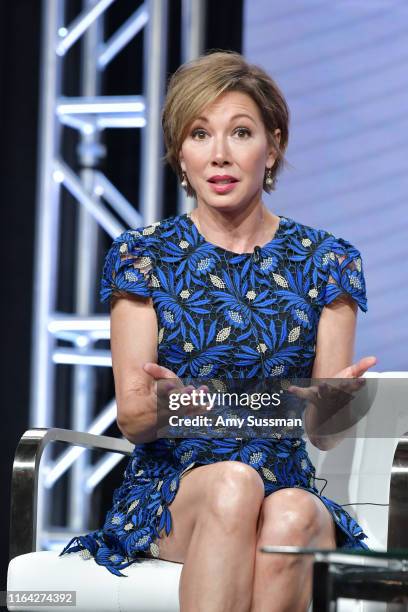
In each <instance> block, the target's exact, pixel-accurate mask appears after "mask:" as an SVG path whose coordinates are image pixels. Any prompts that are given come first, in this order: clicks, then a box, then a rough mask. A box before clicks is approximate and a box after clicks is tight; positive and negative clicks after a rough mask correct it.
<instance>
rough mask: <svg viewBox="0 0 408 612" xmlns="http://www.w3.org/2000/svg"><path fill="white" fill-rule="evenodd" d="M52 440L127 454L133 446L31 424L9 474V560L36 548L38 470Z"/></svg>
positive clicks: (115, 440)
mask: <svg viewBox="0 0 408 612" xmlns="http://www.w3.org/2000/svg"><path fill="white" fill-rule="evenodd" d="M54 441H59V442H66V443H67V444H71V445H74V446H83V447H85V448H89V449H100V450H107V451H111V452H114V453H122V454H123V455H130V454H131V453H132V450H133V448H134V446H133V444H131V443H130V442H128V440H125V439H119V438H112V437H110V436H97V435H94V434H89V433H84V432H79V431H70V430H69V429H58V428H51V429H47V428H35V429H29V430H28V431H26V432H25V433H24V434H23V436H22V437H21V439H20V441H19V443H18V446H17V449H16V453H15V456H14V463H13V473H12V477H11V508H10V549H9V550H10V560H11V559H13V558H14V557H17V556H18V555H23V554H25V553H29V552H34V551H35V549H36V539H37V494H38V473H39V468H40V461H41V456H42V453H43V451H44V448H45V447H46V446H47V444H48V443H49V442H54Z"/></svg>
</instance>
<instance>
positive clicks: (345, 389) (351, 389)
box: [288, 356, 377, 436]
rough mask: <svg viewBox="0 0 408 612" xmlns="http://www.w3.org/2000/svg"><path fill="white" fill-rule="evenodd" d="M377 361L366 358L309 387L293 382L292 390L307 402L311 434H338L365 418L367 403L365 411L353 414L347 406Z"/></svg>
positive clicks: (371, 357)
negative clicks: (364, 376)
mask: <svg viewBox="0 0 408 612" xmlns="http://www.w3.org/2000/svg"><path fill="white" fill-rule="evenodd" d="M376 363H377V359H376V357H374V356H370V357H363V358H362V359H360V360H359V361H358V362H356V363H354V364H352V365H350V366H347V367H346V368H343V369H342V370H340V371H339V372H338V373H337V374H335V375H334V376H332V377H330V379H329V382H327V379H323V380H322V381H321V382H319V380H320V379H316V380H317V382H316V381H315V380H314V381H313V383H314V384H312V385H311V386H309V387H298V386H296V385H291V386H290V387H289V388H288V391H289V392H290V393H293V394H294V395H296V397H298V398H299V399H303V400H306V402H307V411H306V413H307V414H306V413H305V420H306V421H307V430H308V433H309V434H310V436H313V435H325V436H330V435H335V434H338V433H339V432H340V431H344V430H346V429H348V428H349V427H351V426H352V425H355V423H356V422H358V421H359V420H360V419H361V418H363V416H364V415H365V414H366V413H367V409H366V407H365V406H364V409H363V410H359V411H357V412H356V411H352V413H351V411H350V410H348V408H349V407H350V402H351V401H352V400H353V399H354V397H355V395H354V394H355V393H357V392H358V391H359V390H360V389H361V388H362V387H364V385H365V384H366V380H365V379H364V378H360V377H361V376H363V374H364V373H365V372H366V371H367V370H368V369H369V368H371V367H372V366H374V365H375V364H376ZM334 379H337V380H336V381H335V380H334Z"/></svg>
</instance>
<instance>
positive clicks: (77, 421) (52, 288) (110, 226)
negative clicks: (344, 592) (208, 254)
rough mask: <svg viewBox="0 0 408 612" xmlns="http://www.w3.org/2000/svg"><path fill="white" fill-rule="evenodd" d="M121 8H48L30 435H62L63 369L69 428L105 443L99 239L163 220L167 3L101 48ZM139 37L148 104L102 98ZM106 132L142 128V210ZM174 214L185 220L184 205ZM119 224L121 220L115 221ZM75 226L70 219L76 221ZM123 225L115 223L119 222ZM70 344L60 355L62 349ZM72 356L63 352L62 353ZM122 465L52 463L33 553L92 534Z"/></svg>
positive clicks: (199, 39) (106, 3)
mask: <svg viewBox="0 0 408 612" xmlns="http://www.w3.org/2000/svg"><path fill="white" fill-rule="evenodd" d="M120 1H121V0H83V5H82V10H81V12H80V14H79V15H78V16H77V17H76V18H75V19H74V20H73V22H72V23H70V24H66V23H65V15H66V12H67V8H69V3H70V0H43V30H42V37H43V42H42V44H43V49H42V75H41V84H40V90H41V105H40V113H41V116H40V144H39V166H38V193H37V220H36V252H35V289H34V314H33V350H32V371H31V405H30V427H53V426H55V424H56V419H57V414H58V403H59V390H58V389H55V380H56V369H57V368H58V366H60V365H61V364H65V365H66V364H68V365H70V366H72V368H73V376H72V386H71V390H70V398H71V405H70V424H69V425H70V428H71V429H73V430H75V431H82V432H87V433H90V434H102V433H103V432H104V431H106V430H107V428H108V427H109V426H110V425H111V424H112V423H113V422H114V421H115V419H116V404H115V401H114V400H112V401H110V402H109V403H108V404H107V405H105V406H102V407H98V410H97V416H96V417H95V416H92V415H94V414H95V411H94V402H95V375H96V368H97V367H110V366H111V357H110V351H108V350H102V349H100V348H97V346H96V343H97V342H98V341H99V340H107V339H109V334H110V328H109V318H108V317H107V316H101V315H96V314H95V312H94V308H95V304H94V295H95V290H96V285H98V284H99V279H100V274H101V269H102V262H101V261H99V260H98V258H97V252H98V249H97V248H96V247H97V244H98V239H99V238H100V232H101V230H102V231H105V232H107V233H108V234H109V235H110V236H111V237H112V238H114V237H116V236H117V235H118V234H120V233H121V232H122V231H123V230H124V229H125V228H127V227H138V226H141V225H148V224H150V223H152V222H154V221H156V220H159V219H160V218H162V215H163V168H162V164H161V163H160V161H159V160H160V157H161V155H162V154H163V142H162V134H161V124H160V111H161V106H162V102H163V97H164V90H165V82H166V48H167V30H168V27H167V25H168V11H169V9H170V10H171V2H172V0H170V5H169V4H168V0H145V2H144V3H143V4H140V6H137V7H136V5H137V4H138V3H137V2H136V1H135V10H134V13H133V14H132V15H131V16H130V17H129V18H128V19H127V20H126V21H125V22H124V23H123V24H122V25H121V26H120V27H119V28H118V30H117V31H116V32H115V33H114V34H113V35H112V36H111V38H110V39H109V40H104V34H103V32H104V20H105V17H106V12H107V11H108V9H109V7H110V6H111V5H112V4H114V3H115V2H120ZM205 3H206V0H182V28H181V31H182V58H181V61H186V60H187V59H190V58H193V57H195V56H197V55H198V54H199V53H200V52H201V51H202V49H203V33H204V27H205V20H204V17H205ZM142 30H144V48H143V58H140V61H141V63H143V69H144V72H143V74H144V75H145V77H144V79H145V80H144V84H143V92H142V93H141V94H140V93H139V94H135V95H131V96H106V95H104V94H103V91H102V78H101V76H102V74H103V71H104V70H105V69H106V68H107V66H108V65H109V63H110V62H111V61H112V60H113V59H114V58H115V57H116V56H117V54H118V53H120V52H121V51H122V50H123V49H124V47H125V46H126V45H127V44H128V43H129V42H130V41H131V40H132V39H133V38H134V37H135V36H137V35H138V34H139V33H140V32H142ZM79 41H80V42H81V59H80V66H78V71H77V72H78V79H79V81H78V85H79V89H78V90H79V91H80V92H81V95H80V96H79V97H67V96H64V94H63V91H62V75H63V70H64V65H65V63H66V58H67V57H68V55H69V53H70V50H71V49H72V47H73V46H74V45H75V44H78V42H79ZM64 127H68V128H70V129H73V130H76V131H77V132H78V135H79V139H80V144H79V146H78V150H77V155H78V162H79V167H80V168H82V169H81V170H80V171H79V172H78V173H76V172H75V171H74V170H73V169H72V168H71V167H70V166H69V164H68V163H67V162H66V161H65V160H64V158H63V153H64V148H65V147H64V145H65V142H64V139H65V134H66V132H67V130H66V129H63V128H64ZM107 128H121V129H129V128H140V129H141V143H142V145H141V151H140V155H139V160H140V170H141V171H140V176H141V181H140V191H139V194H138V198H136V196H135V200H137V199H138V201H139V202H140V206H139V207H136V206H135V205H134V203H131V202H129V201H128V200H127V199H126V198H125V197H124V196H123V194H122V193H120V191H119V190H118V189H117V188H116V187H115V185H113V184H112V183H111V182H110V181H109V179H108V177H107V176H106V175H105V174H104V173H103V172H101V171H100V169H99V162H100V160H101V159H102V158H103V157H104V156H105V155H106V149H105V146H104V145H103V144H102V142H101V133H102V132H103V130H105V129H107ZM64 189H65V190H66V191H67V192H69V193H70V194H71V196H73V198H74V199H75V201H76V203H77V206H78V211H77V217H76V218H77V228H76V231H77V236H78V240H77V243H76V246H75V250H76V252H77V253H78V254H79V255H80V256H79V257H77V258H76V260H77V262H76V263H75V300H74V303H75V306H74V312H72V313H70V314H66V313H61V312H57V309H56V296H57V290H58V286H59V283H60V282H62V279H61V278H59V277H58V261H59V258H60V257H61V253H60V252H59V248H58V239H57V238H56V237H58V236H59V235H60V224H61V220H60V207H61V196H62V192H63V190H64ZM179 208H180V209H181V210H185V209H186V208H188V202H186V199H185V198H184V197H182V196H181V195H180V196H179ZM112 210H113V211H114V212H115V215H114V214H112V212H111V211H112ZM73 214H74V213H73ZM118 219H119V220H118ZM61 342H64V346H61ZM67 345H68V346H67ZM121 459H122V456H120V455H118V454H117V453H106V454H105V455H104V456H103V458H102V459H100V460H99V461H98V462H97V463H91V461H90V456H89V451H88V450H86V449H84V448H70V449H68V450H65V451H64V452H62V453H61V454H59V455H58V456H57V457H56V458H52V457H51V453H50V452H49V449H46V451H45V452H44V455H43V459H42V464H41V470H40V486H39V499H38V514H37V542H36V548H37V550H41V549H49V548H53V547H59V546H60V545H61V542H65V541H66V540H67V539H68V538H70V537H71V536H72V535H78V534H79V533H81V532H85V531H86V530H87V529H88V528H89V518H90V516H89V514H90V497H91V495H92V492H93V491H94V489H95V487H96V486H97V485H98V484H99V483H100V481H101V480H102V479H103V478H104V477H105V476H106V474H107V473H108V472H109V471H110V470H111V469H112V468H113V467H114V466H115V465H116V464H117V463H118V461H120V460H121ZM68 470H69V472H68V476H69V487H68V508H67V515H68V520H67V525H66V526H64V527H58V528H57V529H55V528H52V527H51V518H50V517H51V500H52V499H53V498H54V496H55V494H56V493H55V489H54V487H55V485H56V483H57V482H58V481H59V479H60V478H61V477H62V476H63V475H64V474H65V473H66V472H67V471H68Z"/></svg>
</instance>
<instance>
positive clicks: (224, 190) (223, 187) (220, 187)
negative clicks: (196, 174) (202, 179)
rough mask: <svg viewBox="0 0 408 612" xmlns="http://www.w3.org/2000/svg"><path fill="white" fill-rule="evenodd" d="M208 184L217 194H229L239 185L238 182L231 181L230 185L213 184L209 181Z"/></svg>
mask: <svg viewBox="0 0 408 612" xmlns="http://www.w3.org/2000/svg"><path fill="white" fill-rule="evenodd" d="M208 184H209V185H210V186H211V188H212V190H213V191H215V193H228V192H229V191H232V189H234V187H235V185H238V181H231V182H230V183H212V182H211V181H208Z"/></svg>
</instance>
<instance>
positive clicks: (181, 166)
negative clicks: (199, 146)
mask: <svg viewBox="0 0 408 612" xmlns="http://www.w3.org/2000/svg"><path fill="white" fill-rule="evenodd" d="M179 164H180V168H181V169H182V170H183V172H185V171H186V164H185V163H184V157H183V153H182V152H181V150H180V153H179Z"/></svg>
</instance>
